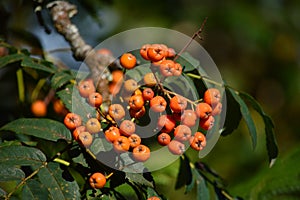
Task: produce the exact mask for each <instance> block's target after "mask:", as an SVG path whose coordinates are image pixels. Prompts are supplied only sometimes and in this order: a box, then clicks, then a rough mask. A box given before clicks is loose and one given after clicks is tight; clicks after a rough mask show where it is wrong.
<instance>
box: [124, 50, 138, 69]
mask: <svg viewBox="0 0 300 200" xmlns="http://www.w3.org/2000/svg"><path fill="white" fill-rule="evenodd" d="M120 64H121V66H122V67H124V68H125V69H133V68H134V67H135V66H136V57H135V56H134V55H133V54H131V53H124V54H123V55H122V56H121V57H120Z"/></svg>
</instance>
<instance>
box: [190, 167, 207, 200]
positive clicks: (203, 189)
mask: <svg viewBox="0 0 300 200" xmlns="http://www.w3.org/2000/svg"><path fill="white" fill-rule="evenodd" d="M192 172H193V176H194V177H195V179H196V185H197V200H203V199H210V195H209V190H208V188H207V185H206V182H205V180H204V178H203V177H202V176H201V174H200V173H199V172H198V171H197V170H196V169H195V168H193V171H192Z"/></svg>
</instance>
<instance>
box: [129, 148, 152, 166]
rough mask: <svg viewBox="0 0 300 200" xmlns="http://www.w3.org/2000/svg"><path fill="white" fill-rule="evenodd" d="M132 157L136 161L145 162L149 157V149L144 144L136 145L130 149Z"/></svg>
mask: <svg viewBox="0 0 300 200" xmlns="http://www.w3.org/2000/svg"><path fill="white" fill-rule="evenodd" d="M132 156H133V158H134V159H135V160H136V161H138V162H145V161H146V160H148V159H149V158H150V149H149V147H147V146H146V145H142V144H140V145H138V146H137V147H135V148H134V149H133V150H132Z"/></svg>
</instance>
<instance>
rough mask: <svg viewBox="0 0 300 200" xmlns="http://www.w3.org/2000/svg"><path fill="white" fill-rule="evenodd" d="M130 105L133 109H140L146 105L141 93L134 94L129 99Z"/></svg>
mask: <svg viewBox="0 0 300 200" xmlns="http://www.w3.org/2000/svg"><path fill="white" fill-rule="evenodd" d="M129 106H130V108H131V109H133V110H140V109H142V108H143V106H144V99H143V97H142V96H141V95H133V96H131V97H130V99H129Z"/></svg>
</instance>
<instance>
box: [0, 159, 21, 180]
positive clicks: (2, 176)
mask: <svg viewBox="0 0 300 200" xmlns="http://www.w3.org/2000/svg"><path fill="white" fill-rule="evenodd" d="M23 178H25V173H24V172H23V171H22V170H21V169H20V168H15V167H11V166H9V165H5V164H2V163H0V182H1V181H12V180H21V179H23Z"/></svg>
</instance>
